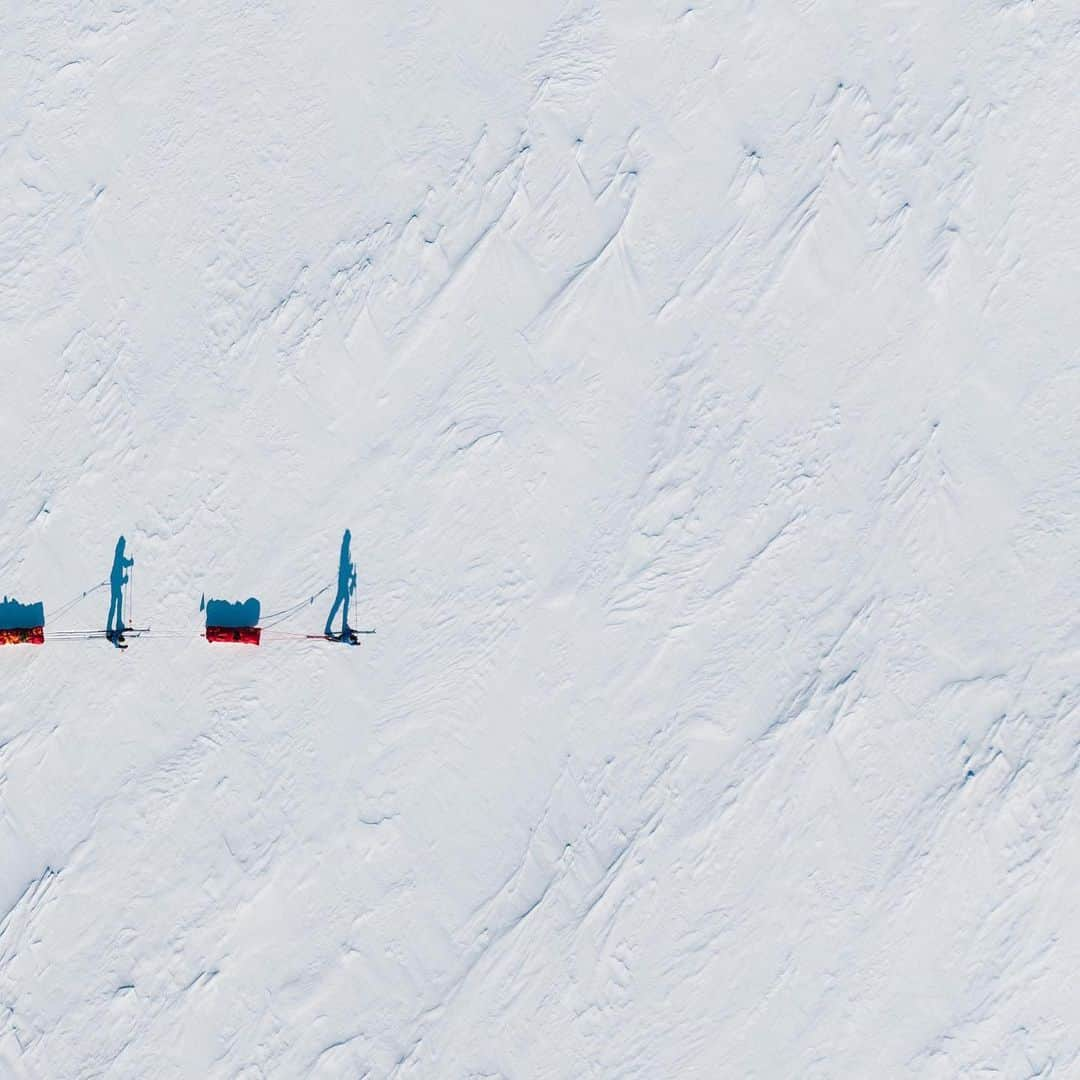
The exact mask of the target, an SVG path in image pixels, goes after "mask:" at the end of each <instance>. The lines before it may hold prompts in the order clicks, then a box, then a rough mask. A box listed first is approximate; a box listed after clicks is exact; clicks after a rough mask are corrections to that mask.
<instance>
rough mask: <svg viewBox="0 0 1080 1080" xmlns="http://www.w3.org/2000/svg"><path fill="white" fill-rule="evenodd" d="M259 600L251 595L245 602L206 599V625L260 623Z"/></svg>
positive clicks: (232, 626) (235, 625)
mask: <svg viewBox="0 0 1080 1080" xmlns="http://www.w3.org/2000/svg"><path fill="white" fill-rule="evenodd" d="M260 610H261V609H260V607H259V601H258V600H256V599H255V597H254V596H249V597H248V598H247V599H246V600H244V601H243V602H241V601H239V600H237V601H236V602H235V603H232V602H230V601H228V600H207V601H206V625H207V626H227V627H230V628H235V627H242V626H258V625H259V612H260Z"/></svg>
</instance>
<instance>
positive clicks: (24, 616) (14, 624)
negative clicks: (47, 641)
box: [0, 596, 45, 630]
mask: <svg viewBox="0 0 1080 1080" xmlns="http://www.w3.org/2000/svg"><path fill="white" fill-rule="evenodd" d="M44 625H45V604H44V603H43V602H42V601H41V600H39V601H38V602H37V603H36V604H20V603H19V601H18V600H14V599H9V598H8V597H6V596H5V597H4V599H3V601H2V602H0V630H25V629H29V628H32V627H35V626H44Z"/></svg>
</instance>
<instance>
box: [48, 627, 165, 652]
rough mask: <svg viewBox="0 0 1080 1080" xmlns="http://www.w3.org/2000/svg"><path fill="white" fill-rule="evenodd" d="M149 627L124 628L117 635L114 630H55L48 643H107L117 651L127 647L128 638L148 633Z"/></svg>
mask: <svg viewBox="0 0 1080 1080" xmlns="http://www.w3.org/2000/svg"><path fill="white" fill-rule="evenodd" d="M149 631H150V627H149V626H134V627H124V631H123V633H121V634H119V635H117V633H116V631H115V630H111V631H110V630H55V631H53V632H52V633H51V634H49V640H50V641H107V642H109V644H110V645H115V646H116V647H117V648H118V649H126V648H127V647H128V641H127V639H128V638H129V637H139V636H141V635H142V634H146V633H149Z"/></svg>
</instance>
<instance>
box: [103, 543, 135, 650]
mask: <svg viewBox="0 0 1080 1080" xmlns="http://www.w3.org/2000/svg"><path fill="white" fill-rule="evenodd" d="M126 543H127V541H126V540H125V539H124V538H123V537H122V536H121V537H120V539H119V540H117V541H116V554H115V555H114V556H113V564H112V573H110V574H109V619H108V622H107V623H106V624H105V636H106V637H107V638H108V639H109V641H111V642H113V643H114V644H115V645H116V646H117V647H118V648H119V647H120V646H121V644H122V643H123V640H124V619H123V614H124V586H125V585H126V584H127V582H128V576H127V574H125V573H124V571H125V570H126V569H127V568H128V567H129V566H134V565H135V560H134V559H128V558H125V556H124V545H125V544H126ZM114 615H115V616H116V630H115V631H114V630H113V616H114Z"/></svg>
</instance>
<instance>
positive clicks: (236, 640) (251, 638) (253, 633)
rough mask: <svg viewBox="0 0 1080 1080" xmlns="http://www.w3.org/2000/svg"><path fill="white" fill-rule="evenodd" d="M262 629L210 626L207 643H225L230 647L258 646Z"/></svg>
mask: <svg viewBox="0 0 1080 1080" xmlns="http://www.w3.org/2000/svg"><path fill="white" fill-rule="evenodd" d="M260 637H262V629H261V628H260V627H258V626H208V627H207V628H206V640H207V641H224V642H226V643H228V644H230V645H258V644H259V638H260Z"/></svg>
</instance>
